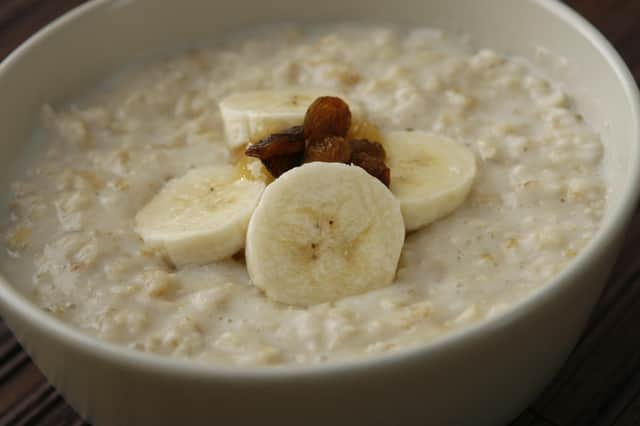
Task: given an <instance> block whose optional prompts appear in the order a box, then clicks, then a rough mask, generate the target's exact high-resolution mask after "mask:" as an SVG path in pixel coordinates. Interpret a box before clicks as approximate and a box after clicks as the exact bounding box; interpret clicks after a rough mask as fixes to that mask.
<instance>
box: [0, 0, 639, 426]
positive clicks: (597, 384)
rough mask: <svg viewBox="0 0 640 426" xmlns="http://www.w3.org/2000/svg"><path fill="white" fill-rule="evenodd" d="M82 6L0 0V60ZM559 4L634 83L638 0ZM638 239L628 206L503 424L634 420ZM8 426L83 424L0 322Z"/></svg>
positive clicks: (1, 407) (62, 0)
mask: <svg viewBox="0 0 640 426" xmlns="http://www.w3.org/2000/svg"><path fill="white" fill-rule="evenodd" d="M176 1H179V0H176ZM442 1H446V0H442ZM476 1H482V0H476ZM513 1H517V0H513ZM82 3H84V1H83V0H0V60H2V59H3V58H4V57H5V56H6V55H8V54H9V53H10V52H11V51H12V50H13V49H14V48H15V47H16V46H18V45H19V44H20V43H22V42H23V41H24V40H25V39H27V38H28V37H29V36H30V35H31V34H33V33H34V32H35V31H37V30H38V29H40V28H41V27H42V26H44V25H45V24H47V23H48V22H50V21H51V20H52V19H54V18H56V17H57V16H59V15H61V14H62V13H64V12H66V11H67V10H69V9H71V8H73V7H75V6H77V5H79V4H82ZM567 3H568V4H569V5H571V6H572V7H573V8H574V9H576V10H577V11H578V12H580V13H581V14H582V15H584V16H585V17H586V18H587V19H588V20H589V21H591V22H592V23H593V24H594V25H595V26H596V27H598V28H599V29H600V30H601V31H602V32H603V33H604V34H605V35H606V36H607V38H609V40H611V42H612V43H613V44H614V45H615V47H616V48H617V49H618V51H619V52H620V53H621V54H622V56H623V58H624V59H625V60H626V62H627V64H628V65H629V67H630V68H631V71H632V72H633V73H634V75H635V77H636V80H638V78H639V77H640V0H569V1H567ZM639 242H640V212H638V211H636V214H635V216H634V220H633V225H632V227H631V229H630V231H629V233H628V235H627V241H626V244H625V246H624V248H623V251H622V254H621V256H620V258H619V259H618V262H617V264H616V266H615V268H614V270H613V273H612V275H611V277H610V279H609V282H608V285H607V287H606V290H605V292H604V293H603V295H602V297H601V299H600V302H599V304H598V306H597V307H596V309H595V311H594V313H593V315H592V318H591V322H590V324H589V327H588V329H587V331H586V332H585V333H584V335H583V336H582V338H581V340H580V343H579V344H578V346H577V347H576V348H575V350H574V352H573V354H572V355H571V357H570V358H569V360H568V361H567V363H566V364H565V365H564V367H563V369H562V371H561V372H560V373H559V374H558V375H557V377H556V378H555V379H554V381H553V382H552V383H551V384H550V385H549V386H548V387H547V389H546V390H545V391H544V392H543V393H542V395H540V396H539V397H538V399H537V401H535V402H534V403H533V404H532V405H531V406H530V407H529V408H528V409H527V410H526V411H525V412H523V413H522V414H521V415H520V417H518V418H517V419H516V420H515V421H514V422H513V423H512V425H511V426H574V425H584V426H587V425H589V426H591V425H607V426H608V425H616V426H623V425H624V426H637V425H640V251H639V250H638V247H637V245H638V243H639ZM496 397H499V395H496ZM14 424H15V425H82V424H84V422H83V421H82V419H80V418H79V417H78V416H77V415H76V414H75V412H74V411H73V409H71V408H70V407H69V406H68V405H66V403H65V402H64V400H63V399H62V397H61V396H60V395H59V394H57V393H56V392H55V390H54V389H53V388H52V387H51V386H50V385H49V384H48V383H47V382H46V380H45V379H44V377H42V375H41V374H40V372H39V371H38V369H37V368H36V367H35V366H34V365H33V364H32V363H31V361H30V360H29V357H28V356H27V355H26V353H24V352H23V351H22V349H21V348H20V345H19V344H18V343H17V342H16V340H15V339H14V338H13V336H12V335H11V332H10V331H9V330H8V329H7V328H6V327H5V326H4V324H3V323H2V322H1V320H0V425H14Z"/></svg>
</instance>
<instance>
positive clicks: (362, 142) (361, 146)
mask: <svg viewBox="0 0 640 426" xmlns="http://www.w3.org/2000/svg"><path fill="white" fill-rule="evenodd" d="M349 145H350V146H351V152H352V153H355V152H365V153H367V154H369V155H370V156H372V157H375V158H378V159H380V160H384V159H385V158H386V156H387V155H386V152H385V151H384V148H383V147H382V144H381V143H379V142H373V141H369V140H367V139H351V140H350V141H349Z"/></svg>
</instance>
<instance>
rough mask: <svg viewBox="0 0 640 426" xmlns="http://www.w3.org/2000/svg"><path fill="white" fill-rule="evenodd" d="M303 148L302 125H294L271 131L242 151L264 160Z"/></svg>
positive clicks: (297, 151)
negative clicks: (282, 129)
mask: <svg viewBox="0 0 640 426" xmlns="http://www.w3.org/2000/svg"><path fill="white" fill-rule="evenodd" d="M303 150H304V136H303V130H302V126H294V127H291V128H290V129H287V130H284V131H282V132H278V133H273V134H271V135H269V136H267V137H266V138H264V139H261V140H260V141H258V142H256V143H254V144H251V145H249V147H247V149H246V151H245V152H244V153H245V154H246V155H248V156H249V157H257V158H260V159H261V160H266V159H269V158H272V157H276V156H281V155H287V154H294V153H299V152H302V151H303Z"/></svg>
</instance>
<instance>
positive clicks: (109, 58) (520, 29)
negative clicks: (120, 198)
mask: <svg viewBox="0 0 640 426" xmlns="http://www.w3.org/2000/svg"><path fill="white" fill-rule="evenodd" d="M507 17H508V19H507ZM76 18H81V19H76ZM351 20H353V21H372V22H378V23H385V22H391V23H394V24H400V25H422V26H425V25H426V26H434V27H438V28H442V29H444V30H446V31H449V32H462V33H465V34H468V35H469V36H470V37H471V39H472V40H473V44H474V45H475V46H476V47H485V46H488V47H491V48H494V49H496V50H499V51H502V52H507V53H516V54H518V55H520V56H524V57H526V58H529V59H530V60H531V61H535V62H536V63H538V64H540V65H541V66H543V67H544V69H545V70H546V71H547V72H548V73H549V74H550V75H552V76H553V77H554V78H556V79H559V80H561V81H563V82H564V84H566V86H567V88H568V89H569V90H570V91H571V93H573V94H574V95H575V99H574V100H575V102H576V104H577V105H578V108H579V110H580V111H581V112H582V113H583V115H584V116H585V119H586V120H587V121H588V122H589V123H590V124H591V125H592V126H593V127H594V128H595V129H596V130H598V131H599V132H600V134H601V136H602V139H603V142H604V144H605V146H606V148H605V151H606V156H605V170H606V175H607V179H608V182H609V187H610V188H611V194H610V200H609V204H608V208H607V214H606V218H605V221H604V223H603V225H602V228H601V231H600V233H599V234H598V237H596V240H595V242H594V243H593V244H592V245H591V248H593V246H594V245H597V244H598V241H599V240H602V239H603V238H605V237H606V234H607V233H610V231H611V229H610V228H616V226H617V224H618V223H619V222H620V221H624V219H625V218H626V217H628V215H629V213H630V211H631V207H630V206H631V204H633V203H634V200H635V197H636V192H637V185H638V179H637V176H638V169H639V167H638V158H639V154H638V149H639V146H638V143H637V140H638V129H637V100H636V90H637V89H636V88H635V86H634V85H633V83H632V82H631V81H632V80H631V79H630V75H629V74H628V72H627V71H626V68H624V66H623V65H622V63H621V62H620V59H619V58H618V56H617V55H616V54H615V53H614V52H613V51H611V50H609V48H608V45H607V44H606V42H604V41H603V39H601V37H600V36H599V35H598V34H597V33H595V32H593V31H592V30H591V29H590V28H589V27H587V26H584V23H583V22H582V20H581V19H580V18H577V17H576V16H575V15H574V14H572V13H571V12H570V11H569V10H567V9H566V8H565V7H564V6H562V5H559V4H557V3H555V2H553V1H549V0H526V1H520V2H514V1H512V0H484V1H482V2H478V1H473V0H449V1H447V2H442V1H437V0H432V1H426V0H402V1H397V2H394V4H393V7H391V6H390V5H389V3H388V2H387V1H386V0H368V1H344V0H325V1H323V2H309V3H305V5H304V7H301V6H300V3H299V2H297V1H294V0H274V1H270V2H258V1H252V0H236V1H234V2H211V1H209V0H190V1H184V2H176V1H173V0H137V1H130V0H116V1H111V0H97V1H93V2H90V3H89V4H87V5H85V6H83V7H81V8H79V9H77V10H75V11H74V12H72V13H71V14H70V15H67V16H66V17H64V18H62V19H61V20H59V21H58V22H56V23H55V24H53V25H52V26H50V27H49V28H48V29H47V31H45V32H41V33H39V34H38V35H37V36H36V37H34V38H33V39H32V40H31V41H30V42H29V43H28V44H27V45H26V46H24V47H23V48H21V49H20V50H19V51H18V52H16V53H15V54H14V55H13V56H12V57H11V58H10V59H8V60H7V61H5V63H3V64H2V65H1V66H0V93H2V96H1V97H0V127H1V128H2V129H3V133H2V140H0V188H2V190H1V191H0V193H1V194H6V192H7V191H6V185H7V179H6V176H7V175H8V174H10V173H11V171H12V170H13V169H14V168H15V167H19V165H20V164H21V161H18V160H19V159H20V158H23V157H24V156H25V153H26V152H27V151H26V148H25V145H26V142H27V141H28V140H29V139H30V133H31V131H32V128H33V126H34V123H35V120H36V117H37V112H38V111H39V108H40V106H41V105H42V104H43V103H44V102H53V103H56V102H62V101H64V100H65V99H66V98H68V97H69V96H71V97H72V96H73V95H74V94H76V93H79V91H81V90H82V89H83V88H85V87H90V86H91V85H93V84H95V83H97V82H98V81H100V80H101V79H102V78H104V77H106V76H108V75H109V74H110V73H111V72H113V71H115V70H117V69H118V68H119V67H120V66H122V65H123V64H124V63H127V62H130V61H133V60H136V59H140V58H144V57H147V56H149V55H153V53H154V52H162V51H166V50H167V49H172V48H176V47H180V46H187V45H189V43H192V42H194V41H197V40H202V39H216V38H217V37H227V36H228V34H229V33H230V32H240V33H241V32H243V31H246V30H248V29H251V28H253V27H254V26H256V25H269V24H277V23H279V22H296V23H321V22H334V21H351ZM141 23H142V24H141ZM541 47H544V49H541ZM3 197H4V195H2V196H0V201H3V202H2V203H1V205H0V223H4V222H5V218H6V214H7V210H6V203H5V202H4V201H5V200H4V199H2V198H3ZM592 252H593V250H591V251H590V249H589V248H588V249H587V250H585V251H584V252H583V253H582V254H581V255H580V256H579V258H585V259H586V258H588V256H590V255H592ZM0 272H2V273H4V274H7V273H8V272H9V271H8V270H7V268H6V265H3V264H2V263H1V262H0ZM12 275H13V274H11V273H8V274H7V278H9V279H15V277H13V276H12ZM7 295H11V297H12V298H15V297H16V296H15V293H14V292H13V291H11V290H10V289H9V288H8V286H7V285H6V283H3V282H2V280H0V298H4V297H7ZM13 300H14V301H15V300H17V299H13Z"/></svg>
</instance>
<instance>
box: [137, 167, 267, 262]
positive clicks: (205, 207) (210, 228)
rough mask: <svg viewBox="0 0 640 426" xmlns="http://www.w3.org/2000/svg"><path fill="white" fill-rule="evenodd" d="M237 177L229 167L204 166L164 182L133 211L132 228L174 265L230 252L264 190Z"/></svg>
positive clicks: (239, 242)
mask: <svg viewBox="0 0 640 426" xmlns="http://www.w3.org/2000/svg"><path fill="white" fill-rule="evenodd" d="M238 176H239V175H238V171H237V169H236V168H235V167H233V166H217V167H204V168H199V169H194V170H191V171H189V172H187V174H185V175H184V176H182V177H179V178H176V179H173V180H171V181H169V182H167V183H166V184H165V186H164V187H163V188H162V189H161V190H160V192H159V193H158V194H157V195H156V196H155V197H154V198H153V199H152V200H151V201H150V202H149V203H148V204H147V205H146V206H145V207H144V208H143V209H142V210H140V211H139V212H138V214H137V215H136V219H135V220H136V232H137V233H138V234H139V235H140V236H141V237H142V239H143V240H144V241H145V243H147V244H148V245H150V246H153V247H159V248H161V249H164V250H165V251H166V253H167V254H168V256H169V258H170V259H171V261H172V262H173V263H174V264H175V265H176V266H182V265H185V264H198V265H202V264H206V263H210V262H213V261H215V260H219V259H224V258H226V257H229V256H232V255H233V254H234V253H236V252H237V251H238V250H240V249H242V247H243V246H244V241H245V236H246V231H247V226H248V223H249V218H250V217H251V213H253V210H254V208H255V206H256V204H257V203H258V200H259V198H260V195H261V194H262V191H263V190H264V188H265V183H264V182H263V181H260V180H250V179H244V178H239V177H238Z"/></svg>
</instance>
